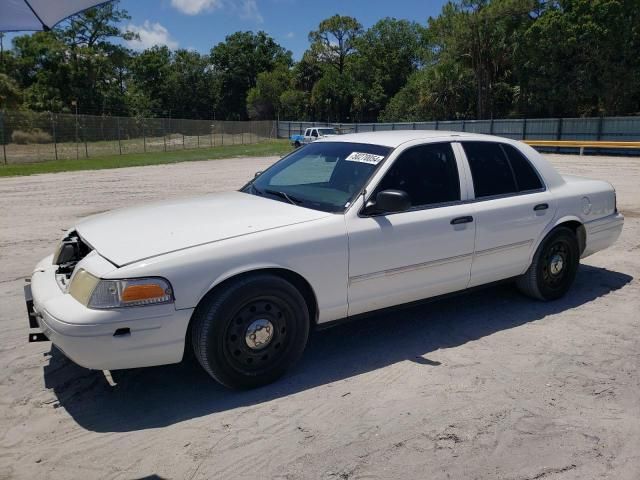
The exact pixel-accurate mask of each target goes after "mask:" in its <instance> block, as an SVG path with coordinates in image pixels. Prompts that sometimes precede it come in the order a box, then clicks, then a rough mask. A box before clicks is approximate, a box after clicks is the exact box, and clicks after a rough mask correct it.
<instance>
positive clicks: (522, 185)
mask: <svg viewBox="0 0 640 480" xmlns="http://www.w3.org/2000/svg"><path fill="white" fill-rule="evenodd" d="M502 148H503V149H504V152H505V153H506V154H507V158H508V159H509V163H510V164H511V168H513V174H514V175H515V176H516V183H517V184H518V191H520V192H525V191H528V190H539V189H541V188H543V186H542V182H541V181H540V177H538V174H537V173H536V171H535V170H534V169H533V166H532V165H531V163H529V160H527V159H526V158H525V156H524V155H523V154H522V153H520V152H519V151H518V149H516V148H515V147H513V146H511V145H507V144H503V145H502Z"/></svg>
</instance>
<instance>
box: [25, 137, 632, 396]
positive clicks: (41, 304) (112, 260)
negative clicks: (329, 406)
mask: <svg viewBox="0 0 640 480" xmlns="http://www.w3.org/2000/svg"><path fill="white" fill-rule="evenodd" d="M623 221H624V219H623V217H622V215H621V214H620V213H618V211H617V208H616V194H615V190H614V189H613V187H612V186H611V185H610V184H608V183H607V182H603V181H596V180H589V179H584V178H579V177H574V176H568V175H564V176H563V175H560V174H559V173H558V172H556V170H555V169H554V168H553V167H552V165H551V164H550V163H549V162H547V161H546V160H545V159H544V158H543V157H542V156H541V155H540V154H539V153H537V152H536V151H535V150H533V149H532V148H530V147H528V146H527V145H524V144H522V143H520V142H516V141H512V140H508V139H504V138H498V137H492V136H483V135H474V134H462V133H453V132H429V131H395V132H378V133H362V134H350V135H344V136H336V137H330V138H326V139H320V140H318V141H316V142H313V143H311V144H309V145H305V146H303V147H301V148H299V149H297V150H295V151H294V152H292V153H291V154H289V155H288V156H286V157H284V158H282V159H281V160H280V161H278V162H277V163H275V164H274V165H273V166H271V167H270V168H269V169H267V170H266V171H265V172H263V173H261V174H259V175H257V176H256V178H254V179H253V180H251V181H250V182H249V183H247V184H246V185H245V186H244V187H243V188H241V189H240V190H239V191H236V192H228V193H221V194H211V195H207V196H204V197H200V198H193V199H185V200H173V201H168V202H162V203H157V204H152V205H145V206H140V207H135V208H129V209H124V210H117V211H113V212H108V213H104V214H100V215H97V216H93V217H90V218H87V219H85V220H84V221H81V222H79V223H78V224H77V225H75V226H74V227H73V228H71V229H70V230H69V231H68V232H67V233H66V235H65V236H64V238H63V239H62V241H61V243H60V244H59V246H58V247H57V249H56V251H55V253H54V254H53V255H51V256H49V257H47V258H45V259H43V260H42V261H41V262H40V263H39V264H38V265H37V266H36V268H35V270H34V271H33V274H32V276H31V279H30V281H29V282H28V283H27V285H26V286H25V296H26V299H27V308H28V311H29V316H30V317H29V320H30V326H31V327H35V328H38V329H40V330H41V332H39V333H33V334H32V335H31V337H30V338H31V339H33V340H40V339H49V340H51V341H52V342H53V343H54V344H55V345H56V346H57V347H59V349H60V350H62V351H63V352H64V353H65V354H66V355H67V356H68V357H69V358H71V359H72V360H73V361H75V362H76V363H78V364H79V365H82V366H84V367H87V368H91V369H105V370H109V369H122V368H133V367H146V366H151V365H161V364H169V363H176V362H180V361H181V360H182V358H183V356H184V355H185V352H187V353H188V354H193V355H194V356H195V358H197V360H198V362H199V363H200V364H201V365H202V367H203V368H204V369H205V370H206V371H207V372H208V373H209V374H210V375H211V376H212V377H214V378H215V379H217V380H218V381H219V382H221V383H222V384H224V385H226V386H229V387H234V388H249V387H255V386H258V385H262V384H265V383H268V382H271V381H273V380H275V379H276V378H278V377H279V376H280V375H282V374H283V373H284V372H285V371H286V369H287V368H289V367H290V366H291V365H293V364H294V363H295V362H296V361H297V360H298V359H299V357H300V356H301V355H302V353H303V350H304V348H305V344H306V343H307V337H308V334H309V331H310V329H311V328H314V327H316V326H318V325H327V324H329V323H330V322H334V321H337V320H342V319H346V318H353V317H356V316H360V315H362V314H365V313H367V312H372V311H375V310H380V309H384V308H388V307H393V306H396V305H401V304H405V303H409V302H415V301H420V300H423V299H427V298H433V297H437V296H440V295H443V294H448V293H452V292H459V291H464V290H466V289H469V288H473V287H477V286H480V285H485V284H489V283H492V282H496V281H502V280H508V279H513V280H515V282H516V284H517V285H518V287H519V288H520V290H522V292H524V293H525V294H526V295H528V296H530V297H532V298H534V299H537V300H542V301H552V300H555V299H557V298H559V297H561V296H563V295H565V294H566V293H567V291H568V290H569V289H570V287H571V284H572V282H573V280H574V277H575V275H576V271H577V269H578V264H579V261H580V258H584V257H586V256H588V255H591V254H592V253H594V252H597V251H599V250H602V249H604V248H607V247H608V246H610V245H611V244H613V243H614V242H615V241H616V239H617V238H618V236H619V235H620V232H621V230H622V226H623Z"/></svg>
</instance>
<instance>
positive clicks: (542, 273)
mask: <svg viewBox="0 0 640 480" xmlns="http://www.w3.org/2000/svg"><path fill="white" fill-rule="evenodd" d="M579 252H580V250H579V246H578V240H577V238H576V235H575V233H574V232H573V231H572V230H571V229H569V228H567V227H558V228H556V229H554V230H552V231H551V233H549V235H547V237H546V238H545V239H544V240H543V241H542V243H541V244H540V246H539V247H538V250H537V251H536V254H535V255H534V257H533V261H532V262H531V266H530V267H529V269H528V270H527V272H526V273H525V274H524V275H522V276H521V277H520V278H518V280H517V281H516V285H517V286H518V288H519V289H520V291H521V292H522V293H524V294H525V295H528V296H530V297H533V298H537V299H538V300H556V299H558V298H560V297H562V296H564V295H565V294H566V293H567V291H568V290H569V289H570V288H571V285H572V284H573V281H574V280H575V277H576V273H577V271H578V265H579V263H580V253H579Z"/></svg>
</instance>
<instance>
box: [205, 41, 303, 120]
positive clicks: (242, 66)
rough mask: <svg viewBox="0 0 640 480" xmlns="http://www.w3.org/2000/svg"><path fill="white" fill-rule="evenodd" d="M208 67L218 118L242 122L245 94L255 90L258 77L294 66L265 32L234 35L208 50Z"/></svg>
mask: <svg viewBox="0 0 640 480" xmlns="http://www.w3.org/2000/svg"><path fill="white" fill-rule="evenodd" d="M211 63H212V65H213V70H214V74H215V76H216V82H215V84H214V88H215V90H216V92H215V94H214V97H216V98H217V102H216V107H215V108H216V112H217V115H218V116H219V117H220V118H225V119H228V120H243V119H246V118H247V108H246V99H247V93H248V92H249V89H251V88H253V87H255V86H256V82H257V79H258V74H259V73H261V72H267V71H271V70H273V69H274V68H275V66H276V65H285V66H287V67H289V66H291V64H292V63H293V62H292V59H291V52H290V51H288V50H285V49H284V48H282V47H281V46H280V45H278V44H277V43H276V42H275V40H273V38H271V37H270V36H269V35H267V34H266V33H265V32H258V33H253V32H236V33H234V34H232V35H229V36H228V37H226V39H225V41H224V42H222V43H219V44H218V45H216V46H215V47H214V48H213V49H212V50H211Z"/></svg>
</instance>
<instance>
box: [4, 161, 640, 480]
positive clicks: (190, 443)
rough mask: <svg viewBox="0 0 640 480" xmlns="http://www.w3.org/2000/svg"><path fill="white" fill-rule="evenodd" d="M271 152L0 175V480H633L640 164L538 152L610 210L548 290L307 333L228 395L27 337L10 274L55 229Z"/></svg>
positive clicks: (638, 460)
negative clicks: (250, 383) (621, 222)
mask: <svg viewBox="0 0 640 480" xmlns="http://www.w3.org/2000/svg"><path fill="white" fill-rule="evenodd" d="M274 160H275V159H273V158H270V159H235V160H220V161H215V162H194V163H182V164H175V165H164V166H153V167H138V168H127V169H121V170H104V171H95V172H78V173H62V174H47V175H38V176H33V177H24V178H10V179H1V180H0V202H1V205H2V209H1V213H0V265H2V268H1V271H0V327H1V329H2V334H1V335H0V405H1V410H0V478H2V479H4V478H27V479H33V478H38V479H47V478H56V479H73V478H81V479H87V478H113V479H131V478H141V477H148V478H158V477H162V478H175V479H183V478H185V479H204V478H224V479H231V478H251V479H255V478H282V479H297V478H326V479H358V478H362V479H364V478H367V479H374V478H425V479H446V478H452V479H467V478H469V479H471V478H482V479H485V478H487V479H488V478H500V479H514V480H525V479H529V480H533V479H545V480H547V479H554V480H560V479H562V480H566V479H596V478H597V479H600V478H610V479H630V480H632V479H633V480H635V479H638V478H640V377H639V373H640V335H639V333H640V328H639V327H640V313H639V312H640V286H639V285H640V283H639V282H638V277H639V276H640V158H605V157H582V158H580V157H570V156H555V157H553V156H552V160H553V161H554V163H555V164H556V165H557V166H558V168H559V169H560V170H561V171H562V172H564V173H575V174H580V175H588V176H592V177H595V178H603V179H607V180H609V181H611V182H612V183H613V184H614V185H615V186H616V188H617V191H618V205H619V208H620V209H621V210H622V212H623V213H624V214H625V215H626V224H625V230H624V232H623V235H622V237H621V239H620V240H619V242H618V243H617V245H616V246H615V247H614V248H611V249H610V250H608V251H605V252H601V253H599V254H596V255H594V256H592V257H590V258H588V259H586V260H585V261H584V264H583V266H582V267H581V269H580V271H579V274H578V277H577V281H576V284H575V286H574V288H573V290H572V291H571V292H570V294H569V295H568V296H567V297H566V298H564V299H562V300H560V301H557V302H553V303H539V302H534V301H531V300H528V299H526V298H523V297H521V296H520V295H519V294H518V293H516V292H515V291H514V289H513V288H512V287H510V286H502V287H494V288H491V289H488V290H485V291H482V292H479V293H474V294H470V295H466V296H463V297H458V298H456V299H451V300H446V301H440V302H437V303H434V304H430V305H426V306H421V307H416V308H412V309H409V310H405V311H401V312H396V313H394V314H387V315H381V316H377V317H374V318H371V319H367V320H364V321H361V322H358V323H353V324H350V325H346V326H342V327H337V328H334V329H331V330H327V331H323V332H318V333H316V334H315V335H314V336H313V337H312V339H311V342H310V345H309V347H308V350H307V352H306V353H305V356H304V358H303V360H302V362H301V364H300V365H299V366H298V367H297V368H296V369H295V370H294V371H293V372H291V373H290V374H289V375H287V376H286V377H285V378H284V379H282V380H281V381H279V382H277V383H276V384H274V385H271V386H268V387H265V388H262V389H259V390H255V391H250V392H240V393H238V392H230V391H228V390H225V389H224V388H222V387H220V386H219V385H217V384H216V383H215V382H213V381H212V380H210V379H209V378H208V377H207V376H206V375H205V374H204V373H202V372H201V371H199V370H195V369H193V368H190V367H187V366H185V365H174V366H167V367H157V368H149V369H139V370H129V371H118V372H113V379H112V381H111V382H109V381H108V380H107V378H106V377H105V375H104V373H103V372H95V371H89V370H85V369H83V368H80V367H78V366H75V365H74V364H72V363H71V362H69V361H68V360H66V359H65V358H64V357H63V356H62V355H61V354H60V353H59V352H57V351H56V350H55V349H53V350H52V349H51V345H50V344H49V343H36V344H28V343H27V342H26V340H27V322H26V313H25V308H24V302H23V299H22V285H23V278H24V277H25V276H27V275H28V274H29V272H30V268H31V267H32V266H33V265H34V264H35V263H36V261H37V260H38V259H40V258H41V257H43V256H45V255H47V254H49V253H50V252H51V250H52V248H53V246H54V244H55V242H56V241H57V240H58V239H59V238H60V236H61V234H62V229H63V228H66V227H69V226H71V225H73V223H74V222H75V221H76V220H77V219H78V218H80V217H83V216H86V215H89V214H92V213H96V212H101V211H104V210H109V209H113V208H117V207H121V206H125V205H131V204H134V203H141V202H145V201H149V200H153V199H160V198H170V197H182V196H189V195H196V194H199V193H203V192H209V191H216V190H228V189H233V188H237V187H238V186H240V185H241V184H242V183H243V182H244V181H245V180H247V179H248V178H250V177H251V176H252V174H253V172H254V171H256V170H260V169H263V168H264V167H265V166H267V165H268V164H270V163H271V162H273V161H274Z"/></svg>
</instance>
